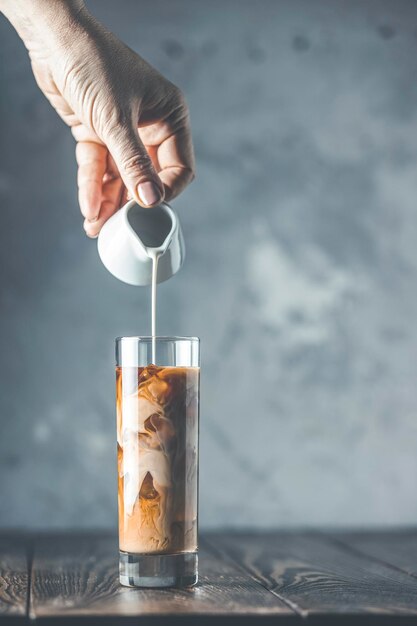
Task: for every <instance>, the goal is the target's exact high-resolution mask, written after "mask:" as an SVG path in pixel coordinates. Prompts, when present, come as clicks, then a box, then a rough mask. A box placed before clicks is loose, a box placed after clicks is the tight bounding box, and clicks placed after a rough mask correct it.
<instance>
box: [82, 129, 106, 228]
mask: <svg viewBox="0 0 417 626" xmlns="http://www.w3.org/2000/svg"><path fill="white" fill-rule="evenodd" d="M75 156H76V159H77V163H78V175H77V181H78V200H79V203H80V209H81V213H82V214H83V215H84V217H85V218H86V219H87V220H92V221H94V220H96V219H97V218H98V216H99V213H100V206H101V199H102V187H103V176H104V174H105V172H106V163H107V149H106V147H105V146H102V145H100V144H97V143H95V142H91V141H80V142H79V143H77V147H76V149H75Z"/></svg>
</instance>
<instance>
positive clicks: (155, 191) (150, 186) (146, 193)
mask: <svg viewBox="0 0 417 626" xmlns="http://www.w3.org/2000/svg"><path fill="white" fill-rule="evenodd" d="M138 194H139V198H140V199H141V202H143V204H145V205H146V206H151V205H152V204H158V202H160V201H161V199H162V194H161V192H160V190H159V188H158V187H157V186H156V185H155V183H153V182H152V181H150V180H148V181H146V183H140V184H139V185H138Z"/></svg>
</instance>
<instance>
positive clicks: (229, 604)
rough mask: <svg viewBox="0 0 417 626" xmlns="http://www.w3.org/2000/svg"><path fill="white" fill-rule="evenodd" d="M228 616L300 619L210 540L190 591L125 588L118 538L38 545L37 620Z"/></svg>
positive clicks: (34, 592)
mask: <svg viewBox="0 0 417 626" xmlns="http://www.w3.org/2000/svg"><path fill="white" fill-rule="evenodd" d="M227 614H233V615H234V616H235V617H239V623H251V624H252V623H253V624H257V623H259V622H258V620H259V618H261V617H264V618H268V617H272V616H275V617H276V616H280V617H281V618H282V620H280V621H279V624H282V625H284V624H287V623H288V624H295V623H297V622H298V617H297V616H296V615H295V613H294V612H293V611H292V610H291V609H290V608H289V607H288V606H286V605H285V604H284V603H283V602H281V601H280V600H279V599H278V598H277V597H276V596H275V595H274V594H272V593H271V592H270V591H268V590H267V589H266V588H265V587H264V586H263V585H262V584H260V583H259V582H258V581H256V580H254V579H253V577H251V576H250V575H249V574H248V573H247V572H246V571H245V570H242V569H241V568H240V567H238V566H236V565H235V564H234V563H233V562H232V561H231V560H230V559H229V558H228V557H224V556H222V557H220V558H219V556H218V555H217V554H216V553H215V551H213V550H212V549H210V548H209V547H208V546H207V545H205V543H204V540H203V541H202V544H201V549H200V584H199V585H198V586H197V587H195V588H194V589H189V590H150V589H148V590H141V589H130V588H126V587H121V586H120V585H119V582H118V549H117V542H116V539H115V538H114V537H110V536H103V535H99V536H97V535H85V534H83V535H78V536H63V535H61V536H55V537H44V538H39V539H38V540H36V542H35V549H34V559H33V568H32V585H31V606H30V616H31V617H32V618H36V620H37V621H38V620H39V621H42V620H48V619H49V620H53V623H54V624H56V623H58V620H59V618H64V619H65V623H66V624H67V623H68V618H69V617H72V618H74V623H76V624H80V623H81V621H80V620H81V619H82V620H83V623H84V622H85V623H89V621H91V620H94V619H95V618H98V617H99V618H100V623H102V620H103V619H104V618H105V617H106V618H107V619H108V620H109V621H110V622H111V623H112V624H119V623H126V622H127V621H128V618H129V617H134V618H135V620H134V623H136V624H140V623H142V621H141V620H139V619H138V617H142V618H143V619H145V618H146V619H147V618H149V617H157V616H159V617H161V618H163V620H162V619H161V623H164V624H167V623H171V622H172V621H174V618H175V617H176V616H180V615H181V616H182V617H181V620H180V621H181V623H184V619H185V617H186V616H189V618H193V619H195V618H196V616H198V619H199V624H200V623H206V622H207V623H212V622H214V621H215V622H216V624H219V621H217V620H218V618H219V616H221V615H227ZM251 616H252V617H253V619H252V621H251V620H250V618H251ZM203 617H205V621H204V619H203V622H202V621H201V620H202V618H203ZM210 617H211V621H210V619H209V618H210ZM255 617H256V620H255ZM116 618H119V619H118V620H117V619H116ZM214 618H215V619H214ZM243 618H245V620H244V622H242V620H243ZM148 621H149V620H148V619H147V621H146V623H147V622H148ZM152 623H154V621H152ZM175 623H177V622H175Z"/></svg>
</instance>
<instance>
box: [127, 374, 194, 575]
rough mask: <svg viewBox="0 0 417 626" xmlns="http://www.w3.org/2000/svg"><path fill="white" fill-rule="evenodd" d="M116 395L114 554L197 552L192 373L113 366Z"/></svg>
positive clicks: (172, 554) (131, 556)
mask: <svg viewBox="0 0 417 626" xmlns="http://www.w3.org/2000/svg"><path fill="white" fill-rule="evenodd" d="M116 398H117V451H118V498H119V546H120V551H121V555H127V556H126V559H127V561H129V556H130V562H134V561H135V557H136V556H138V555H143V556H148V557H150V556H152V555H153V556H157V557H159V561H158V560H156V561H155V559H154V560H153V562H154V563H162V562H163V559H162V557H163V556H166V557H172V556H174V555H183V556H184V555H187V554H196V551H197V497H198V494H197V489H198V412H199V368H198V367H193V366H157V365H148V366H145V367H134V366H129V365H128V366H123V365H122V366H119V367H117V368H116ZM136 560H137V561H138V562H140V561H141V560H140V559H136ZM145 560H146V559H145ZM166 560H167V559H165V561H166ZM177 560H178V559H177ZM182 560H184V558H183V559H182ZM169 561H170V559H169V558H168V562H169ZM171 561H172V559H171ZM141 562H142V574H143V573H144V569H146V568H145V566H144V565H143V563H144V559H142V561H141ZM150 562H151V559H149V558H148V559H147V562H146V563H147V566H148V565H149V563H150ZM146 563H145V565H146ZM138 573H139V575H141V572H140V568H139V569H138ZM148 578H149V576H148ZM151 578H152V576H151ZM156 578H158V577H156ZM148 582H149V581H148ZM150 582H152V580H151V581H150ZM154 582H155V585H154V586H157V584H156V583H157V580H155V581H154ZM190 584H193V582H191V583H190ZM144 586H145V585H144ZM149 586H153V585H149ZM161 586H162V585H161Z"/></svg>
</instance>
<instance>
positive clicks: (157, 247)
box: [97, 200, 185, 286]
mask: <svg viewBox="0 0 417 626" xmlns="http://www.w3.org/2000/svg"><path fill="white" fill-rule="evenodd" d="M97 246H98V253H99V255H100V258H101V260H102V262H103V264H104V265H105V267H106V268H107V269H108V270H109V272H110V273H111V274H113V276H115V277H116V278H118V279H119V280H121V281H123V282H125V283H128V284H129V285H143V286H145V285H150V284H151V283H152V256H153V255H155V254H157V255H158V257H159V260H158V273H157V282H158V283H161V282H163V281H164V280H167V279H168V278H171V276H173V275H174V274H175V273H176V272H178V270H179V269H180V267H181V266H182V264H183V262H184V257H185V247H184V238H183V235H182V231H181V226H180V223H179V220H178V216H177V214H176V212H175V211H174V210H173V209H172V208H171V207H170V206H169V205H168V204H166V203H165V202H162V203H161V204H159V205H158V206H157V207H155V208H153V209H144V208H143V207H141V206H140V205H139V204H137V202H136V201H135V200H130V201H129V202H128V203H127V204H125V205H124V206H123V207H122V208H121V209H120V210H119V211H117V213H115V214H114V215H112V217H111V218H110V219H109V220H108V221H107V222H106V223H105V224H104V226H103V228H102V229H101V231H100V234H99V236H98V241H97Z"/></svg>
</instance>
